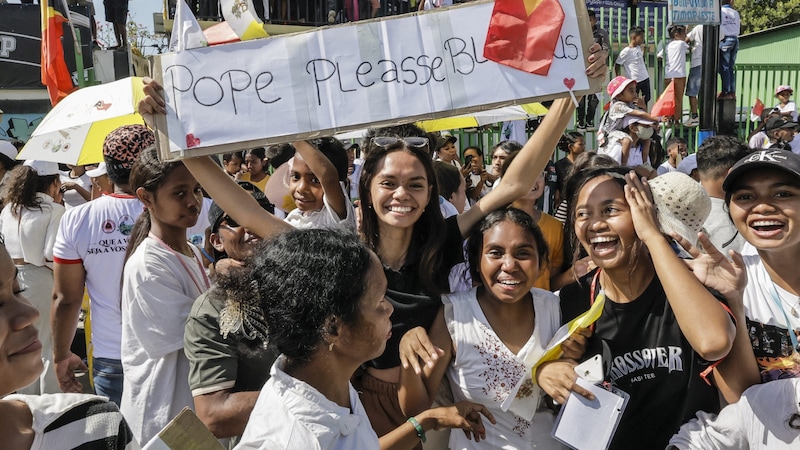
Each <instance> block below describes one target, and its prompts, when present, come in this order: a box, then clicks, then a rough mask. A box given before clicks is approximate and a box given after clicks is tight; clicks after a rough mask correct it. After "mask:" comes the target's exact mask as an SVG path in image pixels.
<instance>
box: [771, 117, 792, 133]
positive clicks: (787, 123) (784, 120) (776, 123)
mask: <svg viewBox="0 0 800 450" xmlns="http://www.w3.org/2000/svg"><path fill="white" fill-rule="evenodd" d="M780 128H786V129H791V130H795V129H797V122H792V121H791V120H790V119H789V118H788V117H784V116H777V117H772V118H770V119H769V120H767V124H766V125H765V126H764V130H766V131H773V130H777V129H780Z"/></svg>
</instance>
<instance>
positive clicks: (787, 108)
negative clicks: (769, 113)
mask: <svg viewBox="0 0 800 450" xmlns="http://www.w3.org/2000/svg"><path fill="white" fill-rule="evenodd" d="M792 94H794V90H793V89H792V87H791V86H789V85H787V84H782V85H780V86H778V89H775V97H777V98H778V101H779V102H780V103H778V104H777V105H775V109H777V110H778V112H780V113H781V115H783V116H787V117H789V118H790V119H792V121H793V122H797V105H796V104H795V103H794V100H790V99H791V98H792Z"/></svg>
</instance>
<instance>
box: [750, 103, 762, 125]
mask: <svg viewBox="0 0 800 450" xmlns="http://www.w3.org/2000/svg"><path fill="white" fill-rule="evenodd" d="M763 112H764V102H762V101H761V99H759V98H756V104H755V105H753V110H752V111H750V121H751V122H758V121H759V119H761V113H763Z"/></svg>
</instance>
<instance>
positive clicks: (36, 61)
mask: <svg viewBox="0 0 800 450" xmlns="http://www.w3.org/2000/svg"><path fill="white" fill-rule="evenodd" d="M70 11H72V12H74V13H78V14H80V15H82V16H85V17H86V20H85V21H82V23H84V22H85V23H86V24H88V23H89V19H88V15H89V13H88V9H87V7H85V6H70ZM76 31H77V32H79V33H80V35H81V49H82V50H83V67H84V68H89V67H92V66H93V60H92V52H91V50H90V45H91V40H92V36H91V31H90V30H89V27H88V26H83V25H78V26H76ZM41 44H42V19H41V9H40V8H39V5H38V4H29V5H20V4H7V3H0V88H3V89H9V88H10V89H40V88H43V87H44V86H43V85H42V74H41V66H40V64H41V56H42V53H41V51H42V49H41ZM63 47H64V59H65V60H66V62H67V68H68V69H69V71H70V73H71V74H73V78H75V77H74V74H75V70H76V69H75V52H74V46H73V40H72V33H70V32H69V30H68V29H65V32H64V37H63Z"/></svg>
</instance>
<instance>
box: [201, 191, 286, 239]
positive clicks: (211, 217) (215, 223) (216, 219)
mask: <svg viewBox="0 0 800 450" xmlns="http://www.w3.org/2000/svg"><path fill="white" fill-rule="evenodd" d="M237 183H238V184H239V186H241V187H242V189H244V190H245V191H248V192H249V193H250V195H251V196H252V197H253V198H254V199H256V201H257V202H258V204H259V205H260V206H261V207H262V208H264V209H265V210H267V211H269V212H270V213H271V214H275V205H273V204H272V203H271V202H270V201H269V200H268V199H267V196H266V195H264V193H263V192H261V190H260V189H259V188H258V187H257V186H256V185H254V184H253V183H250V182H249V181H237ZM223 217H225V211H223V210H222V208H220V206H219V205H218V204H217V202H213V203H212V204H211V207H210V208H209V209H208V222H209V223H210V224H211V232H212V233H216V232H217V231H219V225H220V224H221V223H222V219H223Z"/></svg>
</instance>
